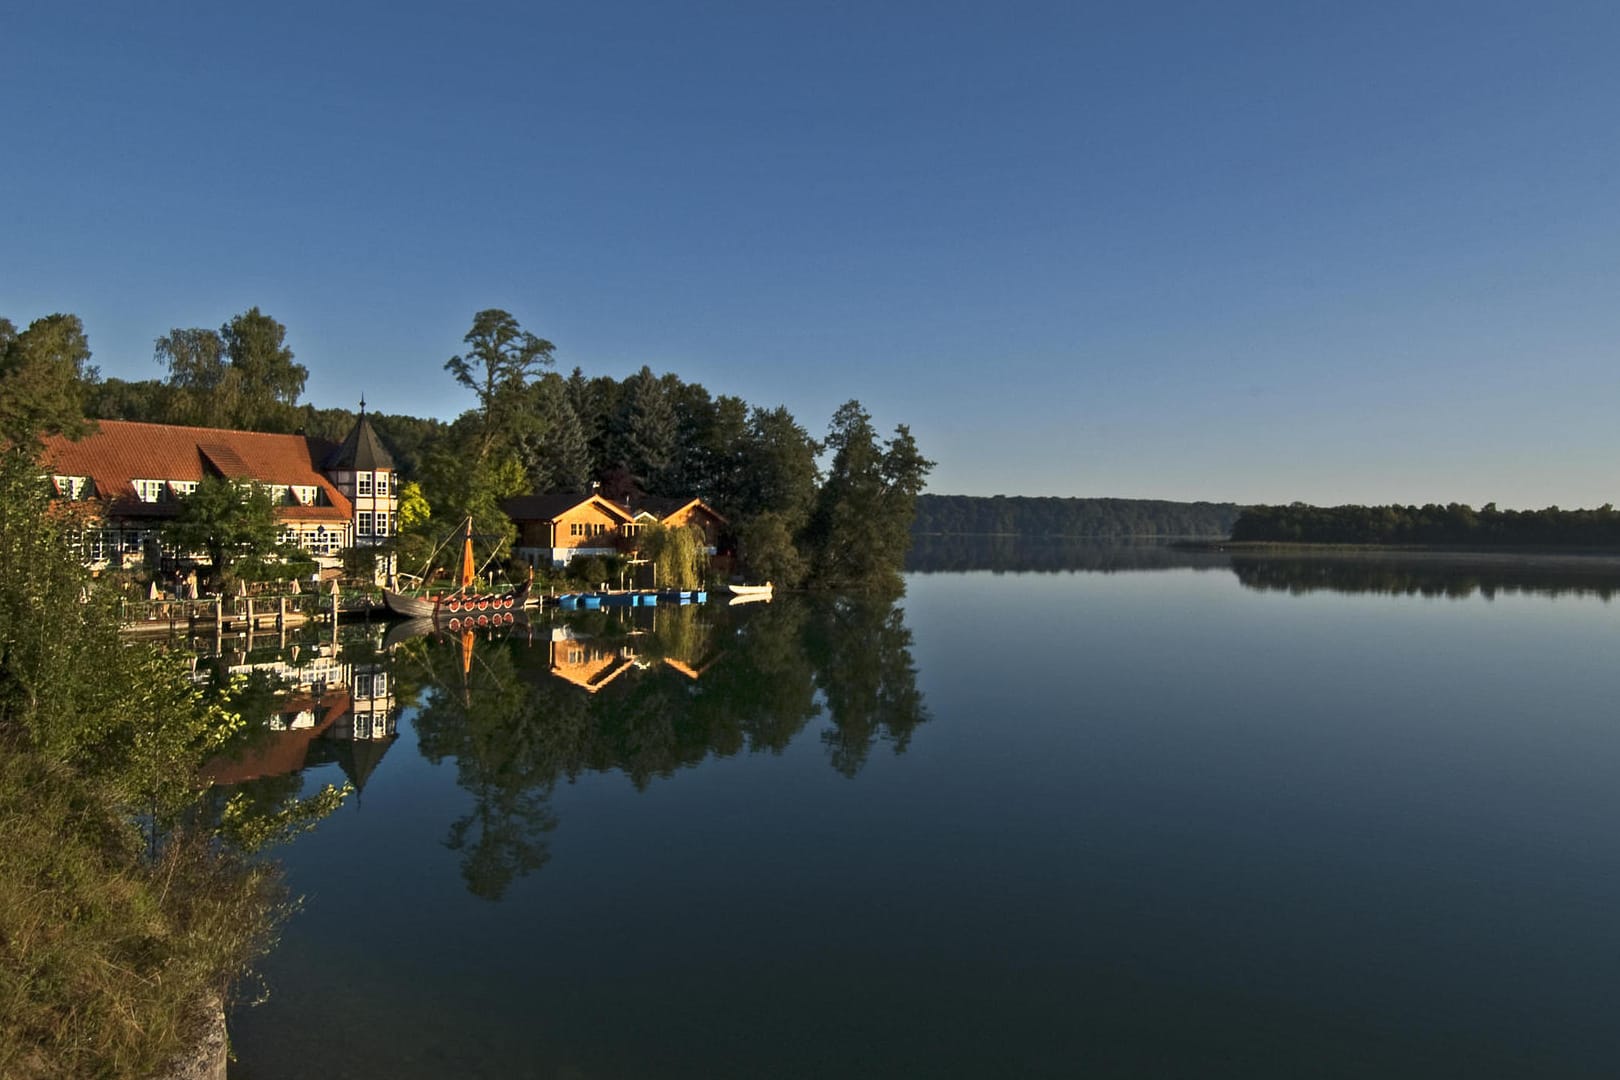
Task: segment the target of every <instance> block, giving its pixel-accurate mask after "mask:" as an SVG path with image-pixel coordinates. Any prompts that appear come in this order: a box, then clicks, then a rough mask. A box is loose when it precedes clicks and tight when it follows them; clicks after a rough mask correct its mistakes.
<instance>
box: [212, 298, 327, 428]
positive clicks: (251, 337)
mask: <svg viewBox="0 0 1620 1080" xmlns="http://www.w3.org/2000/svg"><path fill="white" fill-rule="evenodd" d="M219 333H220V338H221V339H222V340H223V341H224V343H225V355H226V357H227V358H228V359H229V360H230V365H231V368H230V370H231V380H232V382H233V383H234V384H235V398H236V402H237V411H236V415H235V417H234V423H233V425H232V426H234V427H241V428H246V429H248V430H250V431H269V430H276V429H278V427H283V426H285V425H286V423H287V421H288V419H289V418H290V416H291V413H292V408H293V406H295V405H296V404H297V403H298V395H299V394H302V393H303V392H304V381H305V380H306V379H307V378H309V369H308V368H306V367H304V365H302V364H297V363H294V362H293V351H292V349H290V348H289V347H288V346H287V343H286V339H287V328H286V327H285V326H283V325H282V324H281V323H279V322H277V321H276V320H275V319H272V318H271V317H270V316H268V315H266V314H264V313H263V312H262V311H260V310H259V309H258V308H257V307H252V308H249V309H248V310H247V311H244V312H243V313H242V314H240V315H237V316H234V317H233V318H232V319H231V320H230V321H229V322H227V323H226V324H225V325H224V326H222V327H220V330H219Z"/></svg>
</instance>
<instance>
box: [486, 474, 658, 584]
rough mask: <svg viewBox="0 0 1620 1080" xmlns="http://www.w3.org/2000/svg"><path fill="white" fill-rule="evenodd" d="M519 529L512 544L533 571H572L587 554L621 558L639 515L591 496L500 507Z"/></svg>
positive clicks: (530, 499)
mask: <svg viewBox="0 0 1620 1080" xmlns="http://www.w3.org/2000/svg"><path fill="white" fill-rule="evenodd" d="M501 509H502V510H505V511H506V516H507V517H509V518H511V519H512V523H513V524H514V525H516V526H517V530H518V537H517V542H516V543H515V544H514V545H513V548H514V552H515V554H516V555H517V557H518V558H520V559H522V560H523V561H525V562H527V563H528V564H529V565H530V566H535V567H550V566H567V565H568V564H569V563H570V562H571V561H573V560H574V559H576V558H579V557H581V556H588V555H617V554H618V553H619V540H620V538H621V537H623V536H625V535H626V533H625V531H624V527H625V526H626V525H631V524H633V522H634V520H635V515H633V514H632V513H630V511H629V510H627V509H625V508H624V507H623V506H620V505H619V504H618V503H616V502H614V501H613V500H612V499H608V498H604V497H603V496H601V495H598V494H596V493H594V492H593V493H591V494H589V495H522V496H519V497H518V498H515V499H507V500H506V501H505V502H503V503H502V504H501Z"/></svg>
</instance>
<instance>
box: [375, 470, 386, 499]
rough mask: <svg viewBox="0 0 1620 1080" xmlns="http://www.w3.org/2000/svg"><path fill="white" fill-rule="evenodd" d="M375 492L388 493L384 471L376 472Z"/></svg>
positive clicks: (379, 493)
mask: <svg viewBox="0 0 1620 1080" xmlns="http://www.w3.org/2000/svg"><path fill="white" fill-rule="evenodd" d="M377 494H378V495H387V494H388V474H387V473H385V472H379V473H378V474H377Z"/></svg>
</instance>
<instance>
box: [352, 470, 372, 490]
mask: <svg viewBox="0 0 1620 1080" xmlns="http://www.w3.org/2000/svg"><path fill="white" fill-rule="evenodd" d="M354 493H355V494H356V495H370V494H371V474H370V473H368V472H363V473H356V474H355V478H354Z"/></svg>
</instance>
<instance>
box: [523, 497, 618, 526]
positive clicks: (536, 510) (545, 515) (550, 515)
mask: <svg viewBox="0 0 1620 1080" xmlns="http://www.w3.org/2000/svg"><path fill="white" fill-rule="evenodd" d="M585 503H595V504H596V505H597V507H598V508H599V509H601V510H602V511H603V512H605V513H607V514H608V515H609V516H610V517H616V518H619V519H621V520H623V521H631V520H633V518H632V517H631V514H630V511H628V510H626V509H625V508H624V507H622V506H620V505H619V504H618V503H616V502H614V501H613V500H612V499H605V498H603V497H602V496H600V495H564V494H548V495H520V496H518V497H517V498H515V499H507V500H505V501H503V502H502V503H501V509H502V510H504V511H506V516H507V517H509V518H511V519H512V520H513V521H556V520H557V519H558V518H560V517H562V516H563V515H564V514H566V513H568V512H569V511H570V510H574V509H576V508H578V507H580V506H582V505H583V504H585Z"/></svg>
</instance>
